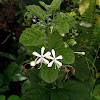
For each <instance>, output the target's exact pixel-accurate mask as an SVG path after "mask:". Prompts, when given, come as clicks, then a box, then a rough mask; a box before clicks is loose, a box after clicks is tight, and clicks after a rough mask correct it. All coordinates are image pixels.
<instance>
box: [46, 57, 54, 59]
mask: <svg viewBox="0 0 100 100" xmlns="http://www.w3.org/2000/svg"><path fill="white" fill-rule="evenodd" d="M46 58H48V59H54V58H53V57H51V56H46Z"/></svg>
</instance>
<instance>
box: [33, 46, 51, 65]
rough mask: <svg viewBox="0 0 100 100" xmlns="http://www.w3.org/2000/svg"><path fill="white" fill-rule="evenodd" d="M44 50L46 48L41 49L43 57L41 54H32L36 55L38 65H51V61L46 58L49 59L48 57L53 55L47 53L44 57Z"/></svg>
mask: <svg viewBox="0 0 100 100" xmlns="http://www.w3.org/2000/svg"><path fill="white" fill-rule="evenodd" d="M44 50H45V48H44V47H42V48H41V55H40V54H39V53H37V52H33V53H32V54H33V55H35V56H37V58H36V59H37V60H36V64H39V63H41V64H42V63H46V64H48V63H49V61H48V60H47V59H45V58H44V57H47V56H50V55H51V53H50V52H49V51H48V52H47V53H45V54H44V55H43V53H44Z"/></svg>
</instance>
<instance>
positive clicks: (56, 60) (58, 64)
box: [46, 49, 62, 69]
mask: <svg viewBox="0 0 100 100" xmlns="http://www.w3.org/2000/svg"><path fill="white" fill-rule="evenodd" d="M51 52H52V55H53V57H51V56H47V57H46V58H48V59H51V60H52V61H51V62H50V63H49V64H48V67H51V66H52V64H53V63H54V64H55V69H56V66H57V67H58V69H59V68H60V66H62V63H61V62H60V61H58V59H62V55H59V56H58V57H55V50H54V49H52V51H51Z"/></svg>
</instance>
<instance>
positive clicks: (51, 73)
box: [40, 64, 58, 83]
mask: <svg viewBox="0 0 100 100" xmlns="http://www.w3.org/2000/svg"><path fill="white" fill-rule="evenodd" d="M40 75H41V78H42V79H43V80H44V81H45V82H47V83H52V82H54V81H55V80H56V79H57V78H58V68H56V69H55V66H54V65H53V66H52V67H50V68H48V66H47V65H44V64H43V65H42V67H41V69H40Z"/></svg>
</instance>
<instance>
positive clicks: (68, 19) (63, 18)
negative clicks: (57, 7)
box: [54, 12, 75, 33]
mask: <svg viewBox="0 0 100 100" xmlns="http://www.w3.org/2000/svg"><path fill="white" fill-rule="evenodd" d="M58 22H59V23H61V24H62V26H64V25H65V24H66V27H65V26H64V31H66V33H67V32H68V31H69V29H70V28H72V26H73V25H74V24H75V19H74V17H72V16H70V15H69V14H68V13H63V12H60V13H59V14H58V15H57V17H56V19H55V20H54V23H58ZM63 24H64V25H63ZM67 24H69V26H68V25H67ZM65 28H66V30H65ZM62 31H63V30H62ZM64 33H65V32H64Z"/></svg>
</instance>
